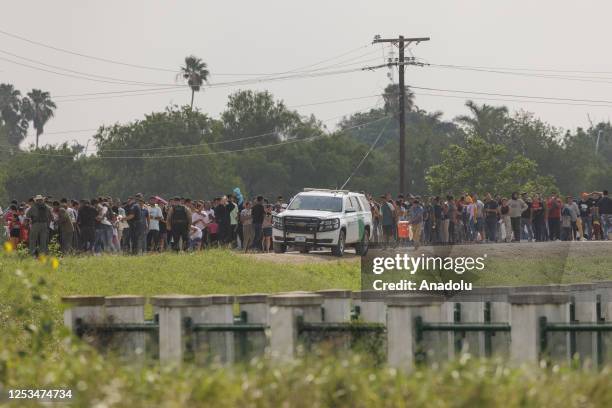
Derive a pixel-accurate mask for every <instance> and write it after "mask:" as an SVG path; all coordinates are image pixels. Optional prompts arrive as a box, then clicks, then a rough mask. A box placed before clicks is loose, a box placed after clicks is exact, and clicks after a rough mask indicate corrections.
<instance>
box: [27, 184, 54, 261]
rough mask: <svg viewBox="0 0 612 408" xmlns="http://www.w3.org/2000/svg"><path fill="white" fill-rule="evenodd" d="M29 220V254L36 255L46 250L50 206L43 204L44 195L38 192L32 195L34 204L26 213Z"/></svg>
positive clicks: (44, 252)
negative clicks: (34, 195)
mask: <svg viewBox="0 0 612 408" xmlns="http://www.w3.org/2000/svg"><path fill="white" fill-rule="evenodd" d="M26 218H27V219H29V220H30V254H31V255H32V256H37V255H39V254H41V253H43V254H46V253H47V252H48V244H49V223H50V222H51V208H49V206H48V205H47V204H45V197H43V196H42V195H40V194H38V195H37V196H36V197H34V204H32V206H31V207H30V209H29V210H28V212H27V214H26Z"/></svg>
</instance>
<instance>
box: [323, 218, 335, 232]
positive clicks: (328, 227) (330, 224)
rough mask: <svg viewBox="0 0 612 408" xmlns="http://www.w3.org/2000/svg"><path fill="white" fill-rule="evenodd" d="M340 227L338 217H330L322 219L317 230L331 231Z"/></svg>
mask: <svg viewBox="0 0 612 408" xmlns="http://www.w3.org/2000/svg"><path fill="white" fill-rule="evenodd" d="M338 228H340V219H339V218H332V219H330V220H323V221H321V222H320V223H319V231H333V230H335V229H338Z"/></svg>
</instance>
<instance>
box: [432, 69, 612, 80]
mask: <svg viewBox="0 0 612 408" xmlns="http://www.w3.org/2000/svg"><path fill="white" fill-rule="evenodd" d="M429 66H431V67H433V68H443V69H455V70H460V71H474V72H485V73H491V74H502V75H513V76H520V77H534V78H545V79H559V80H564V81H576V82H592V83H599V84H602V83H603V84H612V78H606V77H585V76H571V75H551V74H539V73H530V72H515V71H504V70H494V69H484V68H476V67H469V66H459V65H440V64H429Z"/></svg>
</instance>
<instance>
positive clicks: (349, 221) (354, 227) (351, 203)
mask: <svg viewBox="0 0 612 408" xmlns="http://www.w3.org/2000/svg"><path fill="white" fill-rule="evenodd" d="M345 200H346V201H345V203H346V205H345V207H344V219H345V220H346V242H349V243H353V242H357V241H358V240H359V224H358V215H359V213H358V211H359V207H357V206H356V205H355V204H356V200H355V198H354V197H346V199H345Z"/></svg>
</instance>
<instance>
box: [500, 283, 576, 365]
mask: <svg viewBox="0 0 612 408" xmlns="http://www.w3.org/2000/svg"><path fill="white" fill-rule="evenodd" d="M508 301H509V302H510V307H511V310H510V325H511V327H512V332H511V342H510V358H511V359H512V360H513V361H515V362H518V363H522V362H531V363H538V362H539V360H540V358H541V356H540V344H541V343H540V341H541V340H542V339H541V338H540V317H542V316H543V317H546V318H547V319H548V320H549V321H553V322H563V323H564V322H569V308H568V305H569V301H570V297H569V295H568V294H567V293H563V292H550V291H549V292H529V293H513V294H511V295H509V296H508ZM566 337H567V336H566ZM549 344H550V345H551V347H550V349H551V354H552V355H558V354H560V353H563V352H565V353H566V356H567V340H565V341H563V340H562V341H558V340H557V341H550V342H549Z"/></svg>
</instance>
